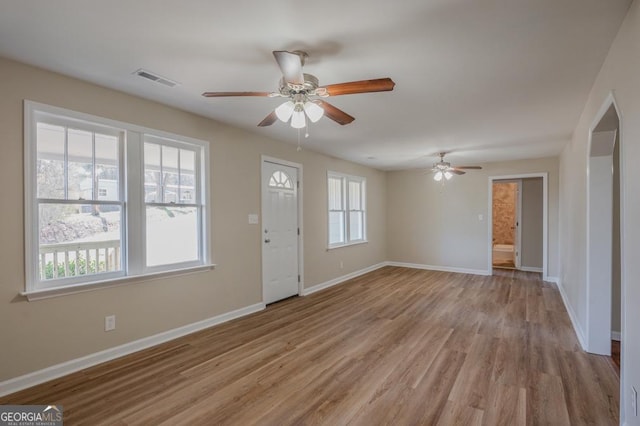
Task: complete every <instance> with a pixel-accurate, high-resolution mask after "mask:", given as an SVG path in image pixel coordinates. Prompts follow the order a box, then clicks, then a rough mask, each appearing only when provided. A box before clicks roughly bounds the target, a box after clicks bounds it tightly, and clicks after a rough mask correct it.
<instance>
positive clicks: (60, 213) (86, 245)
mask: <svg viewBox="0 0 640 426" xmlns="http://www.w3.org/2000/svg"><path fill="white" fill-rule="evenodd" d="M38 222H39V226H38V231H39V243H40V244H39V245H40V251H39V268H40V279H42V280H49V279H53V278H63V277H73V276H77V275H94V274H100V273H104V272H113V271H120V270H122V264H121V259H120V256H121V241H120V235H121V233H120V224H121V222H122V213H121V209H120V206H118V205H100V206H98V205H90V204H40V206H39V220H38Z"/></svg>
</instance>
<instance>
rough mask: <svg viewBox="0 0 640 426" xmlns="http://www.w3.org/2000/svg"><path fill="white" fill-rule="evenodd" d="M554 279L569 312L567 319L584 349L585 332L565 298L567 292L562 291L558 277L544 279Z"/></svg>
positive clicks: (585, 347) (585, 344)
mask: <svg viewBox="0 0 640 426" xmlns="http://www.w3.org/2000/svg"><path fill="white" fill-rule="evenodd" d="M552 279H555V281H554V282H555V283H556V285H557V286H558V290H560V296H562V302H563V303H564V307H565V309H566V310H567V313H568V314H569V319H570V320H571V324H572V325H573V330H574V331H575V332H576V336H577V337H578V341H579V342H580V346H581V347H582V349H583V350H584V351H586V350H587V339H585V337H584V336H585V334H584V332H583V331H582V327H580V323H579V322H578V317H577V316H576V313H575V312H574V311H573V308H572V307H571V304H570V303H569V299H568V298H567V294H566V293H565V291H564V287H563V286H562V283H561V282H560V280H559V279H558V278H554V277H547V279H546V280H545V281H552Z"/></svg>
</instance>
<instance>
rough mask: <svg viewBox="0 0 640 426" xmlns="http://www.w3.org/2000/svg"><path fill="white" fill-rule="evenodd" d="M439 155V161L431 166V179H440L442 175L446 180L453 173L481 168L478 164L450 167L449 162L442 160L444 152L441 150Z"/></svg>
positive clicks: (458, 173)
mask: <svg viewBox="0 0 640 426" xmlns="http://www.w3.org/2000/svg"><path fill="white" fill-rule="evenodd" d="M438 155H439V156H440V161H439V162H437V163H433V168H432V169H431V171H432V172H433V173H434V174H433V180H435V181H438V182H439V181H441V180H442V178H443V177H444V178H445V179H446V180H449V179H451V178H452V177H453V175H463V174H465V173H466V172H465V171H464V170H481V169H482V167H480V166H458V167H452V166H451V163H449V162H448V161H444V156H445V155H446V152H441V153H439V154H438Z"/></svg>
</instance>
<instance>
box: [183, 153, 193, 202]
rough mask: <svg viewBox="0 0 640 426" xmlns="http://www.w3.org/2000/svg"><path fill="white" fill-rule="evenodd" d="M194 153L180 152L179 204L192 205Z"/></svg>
mask: <svg viewBox="0 0 640 426" xmlns="http://www.w3.org/2000/svg"><path fill="white" fill-rule="evenodd" d="M195 170H196V153H195V152H193V151H189V150H187V149H181V150H180V202H181V203H186V204H193V203H195V202H196V197H195Z"/></svg>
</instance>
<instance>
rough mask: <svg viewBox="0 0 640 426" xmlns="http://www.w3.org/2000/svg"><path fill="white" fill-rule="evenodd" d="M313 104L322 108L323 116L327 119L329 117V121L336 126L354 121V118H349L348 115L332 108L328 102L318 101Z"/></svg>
mask: <svg viewBox="0 0 640 426" xmlns="http://www.w3.org/2000/svg"><path fill="white" fill-rule="evenodd" d="M314 102H316V103H317V104H318V105H320V106H321V107H322V109H323V110H324V115H326V116H327V117H329V118H330V119H332V120H333V121H335V122H336V123H338V124H341V125H343V126H344V125H345V124H349V123H351V122H352V121H353V120H355V118H354V117H352V116H350V115H349V114H347V113H346V112H344V111H342V110H341V109H338V108H336V107H334V106H333V105H331V104H330V103H329V102H325V101H323V100H320V99H319V100H316V101H314Z"/></svg>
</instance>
